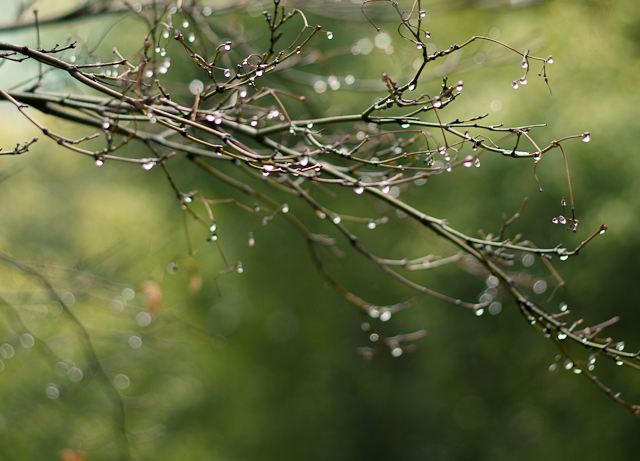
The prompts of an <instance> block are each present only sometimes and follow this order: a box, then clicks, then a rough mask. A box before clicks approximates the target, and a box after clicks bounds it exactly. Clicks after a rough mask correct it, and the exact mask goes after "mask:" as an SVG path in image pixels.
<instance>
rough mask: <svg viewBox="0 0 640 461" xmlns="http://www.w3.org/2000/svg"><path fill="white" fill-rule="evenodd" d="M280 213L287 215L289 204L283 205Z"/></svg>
mask: <svg viewBox="0 0 640 461" xmlns="http://www.w3.org/2000/svg"><path fill="white" fill-rule="evenodd" d="M280 211H282V212H283V213H284V214H287V213H289V204H287V203H283V204H282V207H280Z"/></svg>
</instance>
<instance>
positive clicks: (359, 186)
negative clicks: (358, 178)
mask: <svg viewBox="0 0 640 461" xmlns="http://www.w3.org/2000/svg"><path fill="white" fill-rule="evenodd" d="M353 191H354V192H355V193H356V195H362V194H363V193H364V186H363V185H362V184H357V185H356V186H355V187H354V188H353Z"/></svg>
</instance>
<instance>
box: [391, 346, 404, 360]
mask: <svg viewBox="0 0 640 461" xmlns="http://www.w3.org/2000/svg"><path fill="white" fill-rule="evenodd" d="M391 355H392V356H393V357H395V358H398V357H400V356H401V355H402V348H401V347H394V348H393V349H391Z"/></svg>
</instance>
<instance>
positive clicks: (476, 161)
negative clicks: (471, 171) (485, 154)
mask: <svg viewBox="0 0 640 461" xmlns="http://www.w3.org/2000/svg"><path fill="white" fill-rule="evenodd" d="M473 166H475V167H476V168H480V157H476V159H475V160H474V161H473Z"/></svg>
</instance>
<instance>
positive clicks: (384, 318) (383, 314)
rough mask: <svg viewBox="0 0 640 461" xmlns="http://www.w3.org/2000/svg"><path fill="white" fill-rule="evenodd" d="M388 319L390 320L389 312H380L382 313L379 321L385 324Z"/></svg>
mask: <svg viewBox="0 0 640 461" xmlns="http://www.w3.org/2000/svg"><path fill="white" fill-rule="evenodd" d="M390 319H391V311H390V310H385V311H382V313H381V314H380V321H382V322H387V321H389V320H390Z"/></svg>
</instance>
